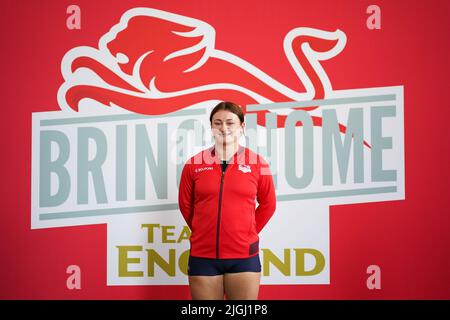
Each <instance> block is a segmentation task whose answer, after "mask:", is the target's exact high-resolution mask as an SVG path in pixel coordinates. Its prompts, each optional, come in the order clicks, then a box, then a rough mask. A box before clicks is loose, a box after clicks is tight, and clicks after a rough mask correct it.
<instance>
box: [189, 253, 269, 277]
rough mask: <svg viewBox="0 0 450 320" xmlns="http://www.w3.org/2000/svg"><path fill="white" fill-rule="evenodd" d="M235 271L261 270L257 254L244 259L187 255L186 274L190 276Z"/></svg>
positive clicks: (213, 274)
mask: <svg viewBox="0 0 450 320" xmlns="http://www.w3.org/2000/svg"><path fill="white" fill-rule="evenodd" d="M237 272H261V262H260V261H259V254H257V255H256V256H253V257H250V258H244V259H209V258H197V257H192V256H189V262H188V275H190V276H217V275H221V274H225V273H237Z"/></svg>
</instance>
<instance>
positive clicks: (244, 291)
mask: <svg viewBox="0 0 450 320" xmlns="http://www.w3.org/2000/svg"><path fill="white" fill-rule="evenodd" d="M260 280H261V273H260V272H238V273H226V274H225V275H224V286H225V294H226V296H227V299H230V300H256V299H258V292H259V283H260Z"/></svg>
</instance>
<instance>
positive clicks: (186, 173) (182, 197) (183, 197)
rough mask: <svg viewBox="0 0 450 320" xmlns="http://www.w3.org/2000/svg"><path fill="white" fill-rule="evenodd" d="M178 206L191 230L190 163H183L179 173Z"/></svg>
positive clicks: (191, 191)
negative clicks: (181, 170)
mask: <svg viewBox="0 0 450 320" xmlns="http://www.w3.org/2000/svg"><path fill="white" fill-rule="evenodd" d="M178 206H179V207H180V211H181V214H182V215H183V217H184V220H186V223H187V225H188V226H189V228H190V229H191V230H192V217H193V215H194V180H193V179H192V174H191V165H190V164H188V163H187V164H185V165H184V167H183V172H182V173H181V179H180V186H179V188H178Z"/></svg>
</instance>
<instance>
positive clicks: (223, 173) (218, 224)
mask: <svg viewBox="0 0 450 320" xmlns="http://www.w3.org/2000/svg"><path fill="white" fill-rule="evenodd" d="M221 169H222V168H221ZM226 170H227V169H226V168H225V171H226ZM225 171H222V177H221V178H220V190H219V208H218V210H217V232H216V259H219V235H220V216H221V211H222V190H223V180H224V178H225Z"/></svg>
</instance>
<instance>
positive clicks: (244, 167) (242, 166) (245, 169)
mask: <svg viewBox="0 0 450 320" xmlns="http://www.w3.org/2000/svg"><path fill="white" fill-rule="evenodd" d="M238 170H240V171H242V172H243V173H247V172H252V169H250V166H248V165H246V164H240V165H239V168H238Z"/></svg>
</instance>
